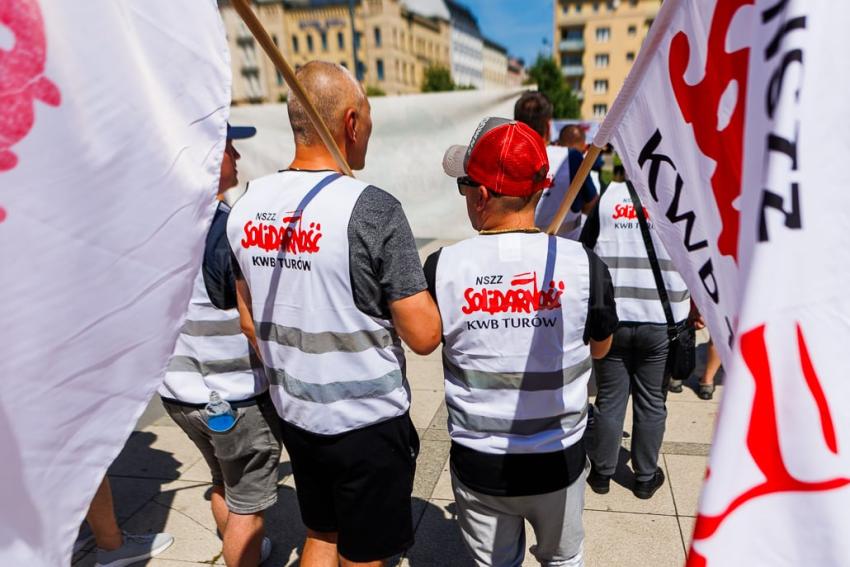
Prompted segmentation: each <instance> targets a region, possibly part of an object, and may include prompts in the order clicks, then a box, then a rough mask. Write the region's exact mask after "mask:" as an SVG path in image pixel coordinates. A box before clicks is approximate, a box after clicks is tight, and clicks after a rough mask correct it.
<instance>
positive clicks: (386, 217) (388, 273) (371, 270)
mask: <svg viewBox="0 0 850 567" xmlns="http://www.w3.org/2000/svg"><path fill="white" fill-rule="evenodd" d="M348 243H349V272H350V277H351V289H352V292H353V294H354V303H355V305H356V306H357V308H358V309H360V310H361V311H363V312H364V313H366V314H367V315H371V316H373V317H379V318H382V319H389V318H390V317H391V315H390V308H389V304H390V302H391V301H395V300H398V299H404V298H405V297H409V296H411V295H414V294H416V293H419V292H420V291H423V290H425V289H426V288H427V283H426V282H425V275H424V273H423V272H422V262H421V261H420V260H419V252H418V250H417V249H416V240H415V239H414V238H413V232H412V231H411V230H410V225H409V224H408V222H407V217H406V216H405V215H404V210H402V208H401V203H399V201H398V199H396V198H395V197H393V196H392V195H390V194H389V193H387V192H386V191H383V190H381V189H378V188H377V187H373V186H371V185H370V186H369V187H367V188H366V189H364V190H363V193H361V195H360V197H359V198H358V199H357V203H355V205H354V209H353V210H352V212H351V220H350V222H349V224H348Z"/></svg>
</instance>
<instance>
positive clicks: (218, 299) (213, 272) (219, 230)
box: [201, 208, 236, 309]
mask: <svg viewBox="0 0 850 567" xmlns="http://www.w3.org/2000/svg"><path fill="white" fill-rule="evenodd" d="M227 217H228V213H227V212H226V211H225V210H223V209H221V208H219V209H218V210H217V211H216V213H215V216H214V217H213V221H212V224H211V225H210V230H209V232H208V233H207V241H206V247H205V248H204V260H203V264H202V266H201V272H202V273H203V276H204V287H206V289H207V295H209V297H210V301H211V302H212V304H213V305H215V306H216V307H217V308H219V309H233V308H235V307H236V283H235V278H234V273H233V264H232V262H231V256H232V252H231V251H230V243H229V242H228V241H227Z"/></svg>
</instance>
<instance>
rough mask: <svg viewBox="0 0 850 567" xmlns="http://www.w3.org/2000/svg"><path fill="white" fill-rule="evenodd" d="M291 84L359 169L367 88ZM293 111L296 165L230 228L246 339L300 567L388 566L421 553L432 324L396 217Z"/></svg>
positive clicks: (410, 246) (321, 67)
mask: <svg viewBox="0 0 850 567" xmlns="http://www.w3.org/2000/svg"><path fill="white" fill-rule="evenodd" d="M298 78H299V80H300V81H301V82H302V84H303V85H304V87H305V89H306V91H307V92H309V93H310V94H311V96H312V97H314V102H315V103H316V107H317V110H318V112H319V115H320V116H321V117H322V118H323V119H324V121H325V123H326V124H327V125H328V127H329V129H330V132H331V135H332V136H333V137H334V139H335V141H336V143H337V144H338V146H339V147H340V149H341V151H342V154H343V155H344V156H345V157H346V158H347V160H348V163H349V165H350V166H351V168H352V169H354V170H357V169H362V168H363V166H364V163H365V157H366V148H367V145H368V141H369V136H370V134H371V128H372V122H371V115H370V109H369V102H368V100H367V99H366V96H365V93H364V92H363V90H362V87H360V85H359V84H358V83H357V82H356V80H355V79H354V78H353V77H352V76H351V74H350V73H349V72H348V71H347V70H345V69H344V68H343V67H341V66H339V65H335V64H331V63H323V62H317V61H314V62H311V63H308V64H307V65H305V66H304V67H302V68H301V69H300V70H299V72H298ZM288 112H289V118H290V124H291V125H292V128H293V132H294V136H295V144H296V153H295V159H294V160H293V162H292V164H291V165H290V167H289V168H288V169H286V170H284V171H282V172H279V173H277V174H273V175H270V176H267V177H264V178H261V179H258V180H256V181H253V182H251V184H250V185H249V188H248V191H247V193H246V194H245V196H244V197H242V199H240V201H239V202H238V203H237V204H236V205H235V207H234V209H233V211H232V213H231V216H230V219H229V221H228V238H229V240H230V244H231V247H232V249H233V252H234V257H235V260H236V262H237V264H238V267H239V270H240V272H241V274H240V282H239V285H238V290H239V297H240V304H241V306H242V311H243V313H242V318H243V324H245V325H246V326H247V327H249V328H248V329H246V331H247V333H248V334H249V335H252V336H253V337H254V339H253V340H254V342H255V344H256V345H257V348H258V351H259V352H260V354H261V356H262V358H263V362H264V364H265V366H266V368H267V371H268V373H269V378H270V381H271V383H272V386H271V393H272V397H273V399H274V402H275V405H276V407H277V410H278V414H279V415H280V416H281V418H282V420H281V427H282V429H283V441H284V444H285V445H286V448H287V451H288V452H289V455H290V458H291V460H292V468H293V474H294V477H295V484H296V488H297V496H298V502H299V506H300V509H301V518H302V520H303V521H304V524H305V525H306V526H307V541H306V543H305V546H304V551H303V553H302V556H301V562H302V564H303V565H308V566H310V565H337V563H338V562H341V563H342V564H343V565H354V564H360V563H362V564H369V565H380V564H382V562H383V561H384V560H385V559H386V558H388V557H390V556H392V555H395V554H397V553H401V552H403V551H404V550H405V549H406V548H407V547H409V546H410V545H411V544H412V541H413V526H412V521H411V517H412V514H411V501H410V495H411V491H412V487H413V474H414V470H415V459H416V454H417V452H418V443H419V440H418V437H417V434H416V430H415V429H414V427H413V425H412V423H411V421H410V417H409V406H410V394H409V392H410V388H409V386H408V384H407V379H406V377H405V375H404V369H405V362H404V351H403V349H402V346H401V341H402V340H404V341H405V342H406V343H407V344H408V346H410V348H411V349H412V350H413V351H414V352H417V353H420V354H426V353H428V352H431V351H433V350H434V349H435V348H436V347H437V346H438V344H439V339H440V333H439V330H440V322H439V314H438V312H437V309H436V306H435V305H434V302H433V300H432V299H431V297H430V295H429V294H428V293H427V291H426V283H425V278H424V274H423V273H422V266H421V263H420V261H419V255H418V252H417V249H416V244H415V241H414V239H413V234H412V233H411V231H410V227H409V225H408V223H407V219H406V218H405V216H404V212H403V211H402V209H401V204H400V203H399V202H398V201H397V200H396V199H395V198H393V197H392V196H391V195H389V194H388V193H386V192H385V191H382V190H380V189H378V188H376V187H373V186H371V185H368V184H367V183H365V182H363V181H360V180H357V179H354V178H350V177H345V176H343V175H341V174H340V173H339V172H338V171H339V165H338V164H337V163H336V162H335V161H334V159H333V157H332V155H331V153H330V152H329V150H328V149H327V148H325V146H324V145H323V143H322V142H321V139H320V138H319V136H318V133H317V132H316V131H315V129H314V128H313V126H312V125H311V123H310V121H309V120H308V118H307V113H306V110H305V108H304V106H303V104H302V103H301V102H300V101H299V100H297V99H294V100H291V101H290V103H289V105H288ZM246 313H247V314H246Z"/></svg>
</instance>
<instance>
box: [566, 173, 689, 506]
mask: <svg viewBox="0 0 850 567" xmlns="http://www.w3.org/2000/svg"><path fill="white" fill-rule="evenodd" d="M623 174H624V172H623V167H622V166H617V167H616V168H615V181H614V182H612V183H611V184H610V185H608V187H607V188H606V189H605V191H604V192H603V193H602V195H601V197H600V199H599V203H598V204H597V207H596V209H595V210H594V211H593V212H592V213H591V215H590V216H589V217H588V220H587V224H586V225H585V227H584V230H583V231H582V237H581V240H582V242H583V243H584V244H585V246H587V247H588V248H590V249H591V250H593V251H594V252H596V254H598V255H599V257H600V258H602V260H603V261H604V262H605V263H606V264H607V265H608V269H609V270H610V271H611V277H612V278H613V281H614V295H615V297H616V298H617V315H618V316H619V319H620V325H619V326H618V327H617V330H616V332H615V333H614V342H613V345H612V347H611V352H609V353H608V356H607V357H606V358H605V359H603V360H598V361H596V363H595V374H596V384H597V387H598V393H597V396H596V400H595V404H594V414H593V415H594V419H593V425H592V427H591V431H590V432H589V433H590V439H592V441H591V442H590V443H589V447H588V453H589V455H590V460H591V464H592V468H591V471H590V474H589V475H588V484H589V485H590V487H591V489H593V491H594V492H596V493H598V494H605V493H607V492H608V491H609V487H610V479H611V476H612V475H613V474H614V471H615V470H616V468H617V460H618V457H619V452H620V442H621V441H622V436H623V422H624V420H625V415H626V406H627V404H628V401H629V394H630V393H631V394H632V397H633V417H634V419H633V425H632V444H631V461H632V467H633V469H634V473H635V484H634V486H633V488H632V492H633V493H634V495H635V496H637V497H638V498H642V499H648V498H651V497H652V495H653V494H655V492H656V491H657V490H658V488H659V487H661V486H662V485H663V484H664V472H663V471H662V470H661V468H659V467H658V455H659V452H660V450H661V442H662V440H663V438H664V429H665V424H666V421H667V406H666V398H667V394H666V386H667V384H666V380H667V379H668V365H667V359H668V351H669V338H668V321H667V317H666V315H665V309H664V306H663V304H662V301H661V299H660V294H659V292H658V286H657V285H656V283H655V277H654V275H653V268H652V262H651V260H650V256H649V253H648V252H647V246H646V244H645V242H644V238H643V235H642V232H641V227H640V223H639V221H638V218H637V209H636V207H635V202H634V200H633V198H632V196H631V195H630V188H629V186H628V185H627V183H626V182H624V181H623V180H622V179H624V177H623ZM617 179H620V180H617ZM635 195H636V194H635ZM643 210H644V213H645V214H646V219H647V221H648V222H647V224H648V228H649V233H650V236H651V238H652V244H653V248H654V251H655V254H656V255H657V266H658V269H659V270H660V275H661V278H662V279H663V281H664V288H665V289H666V292H667V296H668V298H669V304H670V311H671V316H672V318H673V319H674V320H675V322H676V323H677V324H678V325H681V324H682V322H683V321H685V320H687V319H688V316H689V313H690V304H691V302H690V294H689V293H688V288H687V286H686V285H685V282H684V280H683V279H682V277H681V276H680V275H679V273H678V272H677V271H676V269H675V267H674V266H673V263H672V261H671V260H670V256H669V254H668V253H667V250H665V248H664V245H663V244H662V242H661V239H660V238H659V237H658V235H657V234H656V233H655V230H654V229H653V228H652V219H650V218H649V214H648V212H647V211H646V209H643Z"/></svg>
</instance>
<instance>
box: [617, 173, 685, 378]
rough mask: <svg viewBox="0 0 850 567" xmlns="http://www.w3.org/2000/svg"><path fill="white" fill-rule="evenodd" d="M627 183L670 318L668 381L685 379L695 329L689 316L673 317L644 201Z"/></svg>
mask: <svg viewBox="0 0 850 567" xmlns="http://www.w3.org/2000/svg"><path fill="white" fill-rule="evenodd" d="M626 185H627V186H628V188H629V195H630V196H631V198H632V204H633V205H634V206H635V214H636V215H637V219H638V224H640V233H641V235H642V236H643V243H644V245H645V246H646V253H647V256H649V265H650V266H651V267H652V276H653V277H654V278H655V287H656V288H657V289H658V297H659V298H660V299H661V306H662V307H663V308H664V318H665V319H667V337H668V338H669V339H670V348H669V350H668V352H667V368H666V371H665V381H667V380H669V379H670V378H673V379H675V380H686V379H687V378H688V377H689V376H690V375H691V372H693V371H694V367H695V366H696V331H695V330H694V326H693V324H692V323H691V321H690V320H689V319H685V320H684V321H682V322H681V323H676V321H674V320H673V310H672V309H671V308H670V297H669V296H668V295H667V286H666V285H665V284H664V279H663V278H662V277H661V267H660V266H659V265H658V256H657V255H656V253H655V245H654V244H653V242H652V235H650V233H649V225H648V224H647V222H646V215H645V214H644V211H643V204H642V203H641V201H640V197H638V194H637V192H636V191H635V188H634V185H632V183H631V181H627V182H626Z"/></svg>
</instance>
